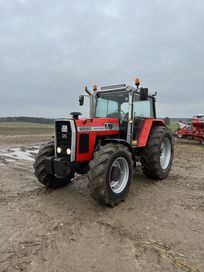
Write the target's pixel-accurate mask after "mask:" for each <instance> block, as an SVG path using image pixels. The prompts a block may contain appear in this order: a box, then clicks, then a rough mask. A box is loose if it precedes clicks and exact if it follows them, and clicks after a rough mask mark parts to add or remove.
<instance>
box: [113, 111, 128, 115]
mask: <svg viewBox="0 0 204 272" xmlns="http://www.w3.org/2000/svg"><path fill="white" fill-rule="evenodd" d="M114 113H118V114H121V113H124V114H126V113H125V112H124V111H123V110H120V111H119V110H115V111H114Z"/></svg>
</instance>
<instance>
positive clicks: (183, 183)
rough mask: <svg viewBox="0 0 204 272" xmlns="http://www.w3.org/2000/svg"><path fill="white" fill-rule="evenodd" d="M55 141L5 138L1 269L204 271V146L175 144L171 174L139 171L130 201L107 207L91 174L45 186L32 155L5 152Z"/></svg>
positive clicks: (1, 146)
mask: <svg viewBox="0 0 204 272" xmlns="http://www.w3.org/2000/svg"><path fill="white" fill-rule="evenodd" d="M48 138H49V137H48V135H40V136H39V135H36V136H35V135H33V136H32V137H31V136H28V135H27V136H21V135H20V136H19V135H18V136H6V137H5V136H0V151H1V152H2V150H3V155H0V271H1V272H3V271H4V272H7V271H9V272H10V271H12V272H13V271H43V272H46V271H56V272H59V271H68V272H71V271H73V272H79V271H80V272H88V271H98V272H102V271H104V272H105V271H109V272H115V271H117V272H119V271H121V272H124V271H128V272H129V271H130V272H131V271H142V272H153V271H157V272H158V271H162V272H165V271H200V272H202V271H204V166H203V161H204V146H199V145H195V144H187V143H185V144H181V143H176V145H175V159H174V164H173V169H172V171H171V174H170V176H169V178H167V179H166V180H165V181H160V182H152V181H150V180H148V179H147V178H145V177H144V176H143V175H142V174H141V172H140V169H138V171H137V172H136V173H135V175H134V179H133V182H132V186H131V189H130V193H129V196H128V198H127V199H126V201H125V202H123V203H121V204H120V205H119V206H117V207H115V208H108V207H102V206H100V205H99V204H97V203H96V202H95V201H94V200H93V199H92V198H91V197H90V195H89V191H88V189H87V186H86V185H87V177H86V176H84V177H80V176H77V177H76V178H75V179H74V181H73V183H71V184H70V185H69V186H68V187H65V188H62V189H58V190H56V191H54V190H46V189H45V188H44V187H43V186H41V185H40V184H39V183H38V182H37V180H36V178H35V177H34V175H33V168H32V159H31V160H25V159H20V160H18V159H17V158H15V155H14V157H13V158H11V157H6V156H5V152H8V153H9V154H11V150H10V151H8V149H9V148H11V147H12V148H13V147H14V148H15V147H22V151H23V150H25V149H26V148H28V149H29V148H30V151H31V153H30V154H31V155H33V154H34V153H32V148H31V147H32V146H30V145H31V144H32V145H36V144H37V143H39V142H43V141H46V140H47V139H48ZM33 151H34V150H33ZM6 158H7V159H6Z"/></svg>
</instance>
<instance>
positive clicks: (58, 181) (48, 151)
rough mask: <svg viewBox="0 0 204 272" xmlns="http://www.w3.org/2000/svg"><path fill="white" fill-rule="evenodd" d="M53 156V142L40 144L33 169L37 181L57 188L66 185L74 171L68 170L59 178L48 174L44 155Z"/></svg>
mask: <svg viewBox="0 0 204 272" xmlns="http://www.w3.org/2000/svg"><path fill="white" fill-rule="evenodd" d="M48 156H54V143H53V141H52V142H49V143H47V144H45V145H44V146H42V147H41V148H40V150H39V152H38V154H37V155H36V157H35V162H34V164H33V167H34V170H35V176H36V177H37V179H38V181H39V182H40V183H42V184H43V185H45V186H46V187H50V188H55V189H56V188H59V187H63V186H65V185H68V184H69V183H70V181H71V179H72V178H73V177H74V172H73V171H70V172H69V173H68V174H67V175H66V176H65V177H63V178H60V177H57V176H55V175H54V174H48V173H47V171H46V169H47V166H46V161H45V159H46V157H48Z"/></svg>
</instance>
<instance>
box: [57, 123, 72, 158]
mask: <svg viewBox="0 0 204 272" xmlns="http://www.w3.org/2000/svg"><path fill="white" fill-rule="evenodd" d="M57 147H60V148H61V150H62V151H61V153H60V154H58V153H56V154H57V157H66V158H68V159H70V155H68V154H67V152H66V151H67V148H70V149H71V147H72V130H71V124H70V121H55V148H57Z"/></svg>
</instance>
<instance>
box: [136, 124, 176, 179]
mask: <svg viewBox="0 0 204 272" xmlns="http://www.w3.org/2000/svg"><path fill="white" fill-rule="evenodd" d="M173 153H174V143H173V137H172V133H171V131H170V130H169V129H168V128H167V127H162V126H158V127H154V128H153V129H152V131H151V133H150V136H149V140H148V143H147V147H145V149H144V151H143V154H142V158H141V164H142V166H143V173H144V174H145V175H146V176H147V177H148V178H151V179H155V180H158V179H164V178H166V177H167V176H168V174H169V171H170V170H171V165H172V160H173Z"/></svg>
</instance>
